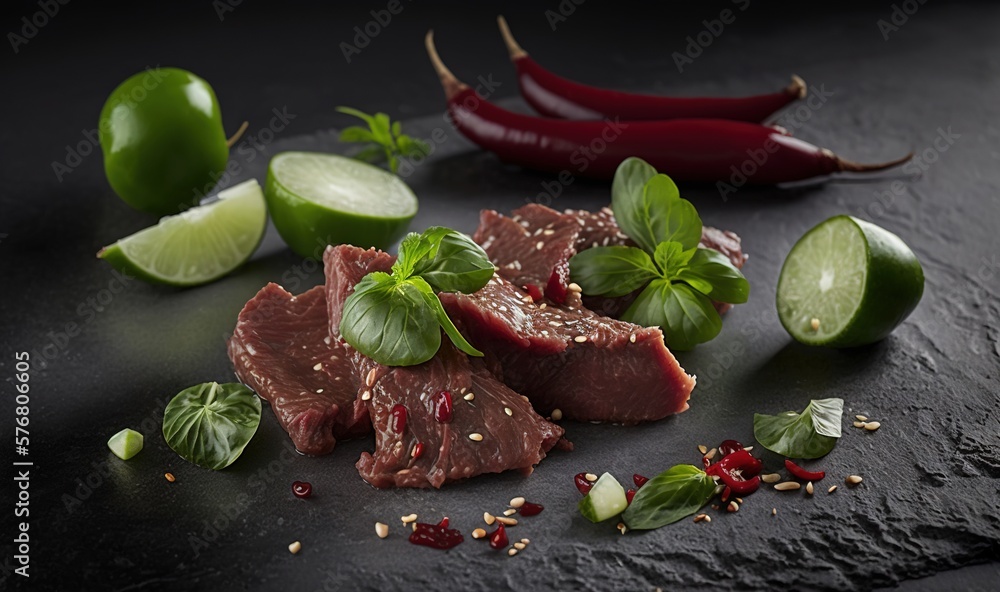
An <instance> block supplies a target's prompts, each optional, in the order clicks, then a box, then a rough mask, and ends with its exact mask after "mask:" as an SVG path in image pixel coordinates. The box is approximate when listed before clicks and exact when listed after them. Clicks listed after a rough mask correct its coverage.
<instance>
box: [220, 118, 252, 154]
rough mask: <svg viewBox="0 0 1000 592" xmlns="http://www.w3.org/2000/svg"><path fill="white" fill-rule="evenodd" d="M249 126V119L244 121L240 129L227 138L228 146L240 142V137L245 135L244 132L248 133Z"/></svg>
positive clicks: (230, 146)
mask: <svg viewBox="0 0 1000 592" xmlns="http://www.w3.org/2000/svg"><path fill="white" fill-rule="evenodd" d="M248 127H250V122H249V121H244V122H243V123H241V124H240V129H238V130H236V133H235V134H233V135H232V136H230V138H229V139H228V140H226V148H232V147H233V144H235V143H236V142H239V141H240V138H242V137H243V134H245V133H246V131H247V128H248Z"/></svg>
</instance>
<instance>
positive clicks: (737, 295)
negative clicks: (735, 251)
mask: <svg viewBox="0 0 1000 592" xmlns="http://www.w3.org/2000/svg"><path fill="white" fill-rule="evenodd" d="M673 279H676V280H679V281H682V282H685V283H687V284H689V285H690V286H691V287H693V288H694V289H695V290H698V291H699V292H701V293H702V294H704V295H706V296H708V297H709V298H711V299H712V300H715V301H716V302H729V303H730V304H742V303H744V302H746V301H747V298H749V297H750V283H749V282H747V279H746V278H745V277H743V273H742V272H740V270H738V269H736V267H735V266H734V265H733V264H732V262H731V261H729V259H728V258H726V257H725V256H724V255H723V254H722V253H719V252H718V251H714V250H712V249H703V248H699V249H698V250H697V252H696V253H694V256H693V257H692V258H691V260H690V261H689V262H688V265H687V267H686V268H685V269H682V270H681V271H680V273H678V274H677V275H676V276H674V278H673Z"/></svg>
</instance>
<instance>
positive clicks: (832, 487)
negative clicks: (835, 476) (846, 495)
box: [826, 485, 837, 493]
mask: <svg viewBox="0 0 1000 592" xmlns="http://www.w3.org/2000/svg"><path fill="white" fill-rule="evenodd" d="M834 491H837V486H836V485H831V486H830V489H827V490H826V492H827V493H833V492H834Z"/></svg>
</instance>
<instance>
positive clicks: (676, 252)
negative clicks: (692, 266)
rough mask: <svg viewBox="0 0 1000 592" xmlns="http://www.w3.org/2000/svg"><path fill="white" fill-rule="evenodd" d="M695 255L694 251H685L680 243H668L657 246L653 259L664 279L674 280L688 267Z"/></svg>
mask: <svg viewBox="0 0 1000 592" xmlns="http://www.w3.org/2000/svg"><path fill="white" fill-rule="evenodd" d="M694 254H695V250H694V249H687V250H684V247H683V246H682V245H681V244H680V243H679V242H677V241H667V242H663V243H660V244H658V245H656V251H655V252H654V253H653V259H655V260H656V265H657V266H658V267H659V268H660V273H661V275H663V277H664V278H666V279H674V277H676V276H677V273H678V272H680V271H681V270H682V269H684V268H685V267H686V266H687V264H688V261H690V260H691V257H692V256H694Z"/></svg>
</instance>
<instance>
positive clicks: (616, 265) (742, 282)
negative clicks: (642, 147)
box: [569, 157, 750, 350]
mask: <svg viewBox="0 0 1000 592" xmlns="http://www.w3.org/2000/svg"><path fill="white" fill-rule="evenodd" d="M611 209H612V210H613V211H614V214H615V218H616V219H617V220H618V224H619V226H621V229H622V231H624V232H625V234H627V235H628V236H629V237H630V238H631V239H632V240H633V241H635V243H636V244H637V245H639V246H638V247H622V246H614V247H594V248H591V249H586V250H584V251H581V252H580V253H577V254H576V255H574V256H573V258H572V259H570V262H569V264H570V276H571V278H572V279H573V281H574V282H576V283H577V284H579V285H580V287H581V288H582V289H583V292H584V293H585V294H591V295H595V296H607V297H612V298H614V297H618V296H624V295H626V294H629V293H631V292H633V291H635V290H638V289H640V288H643V287H645V288H644V289H643V290H642V292H641V293H640V294H639V296H638V298H636V300H635V302H633V303H632V305H631V306H630V307H629V308H628V309H627V310H626V311H625V313H624V314H622V319H623V320H626V321H629V322H632V323H636V324H638V325H643V326H646V327H652V326H658V327H661V328H662V329H663V333H664V337H665V339H666V343H667V345H668V346H670V347H671V348H672V349H678V350H687V349H691V348H693V347H694V346H695V345H697V344H699V343H704V342H706V341H709V340H711V339H714V338H715V336H716V335H718V334H719V331H721V330H722V318H721V317H720V316H719V313H718V312H717V311H716V310H715V307H714V306H712V301H713V300H714V301H717V302H728V303H731V304H740V303H743V302H746V301H747V297H748V296H749V295H750V284H749V283H747V280H746V278H745V277H743V274H742V273H740V270H738V269H736V267H734V266H733V264H732V263H731V262H730V261H729V259H728V258H726V257H725V256H724V255H723V254H722V253H719V252H718V251H715V250H712V249H703V248H700V247H698V243H699V242H701V229H702V223H701V218H700V217H699V216H698V212H697V210H695V207H694V206H693V205H691V202H689V201H687V200H685V199H681V197H680V192H679V191H678V190H677V186H676V185H674V182H673V181H671V180H670V177H668V176H666V175H663V174H658V173H657V172H656V169H654V168H653V167H652V166H650V165H649V164H648V163H646V162H645V161H643V160H641V159H639V158H635V157H632V158H628V159H626V160H625V161H624V162H622V164H621V165H620V166H619V167H618V170H617V171H616V172H615V179H614V182H613V184H612V186H611Z"/></svg>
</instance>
